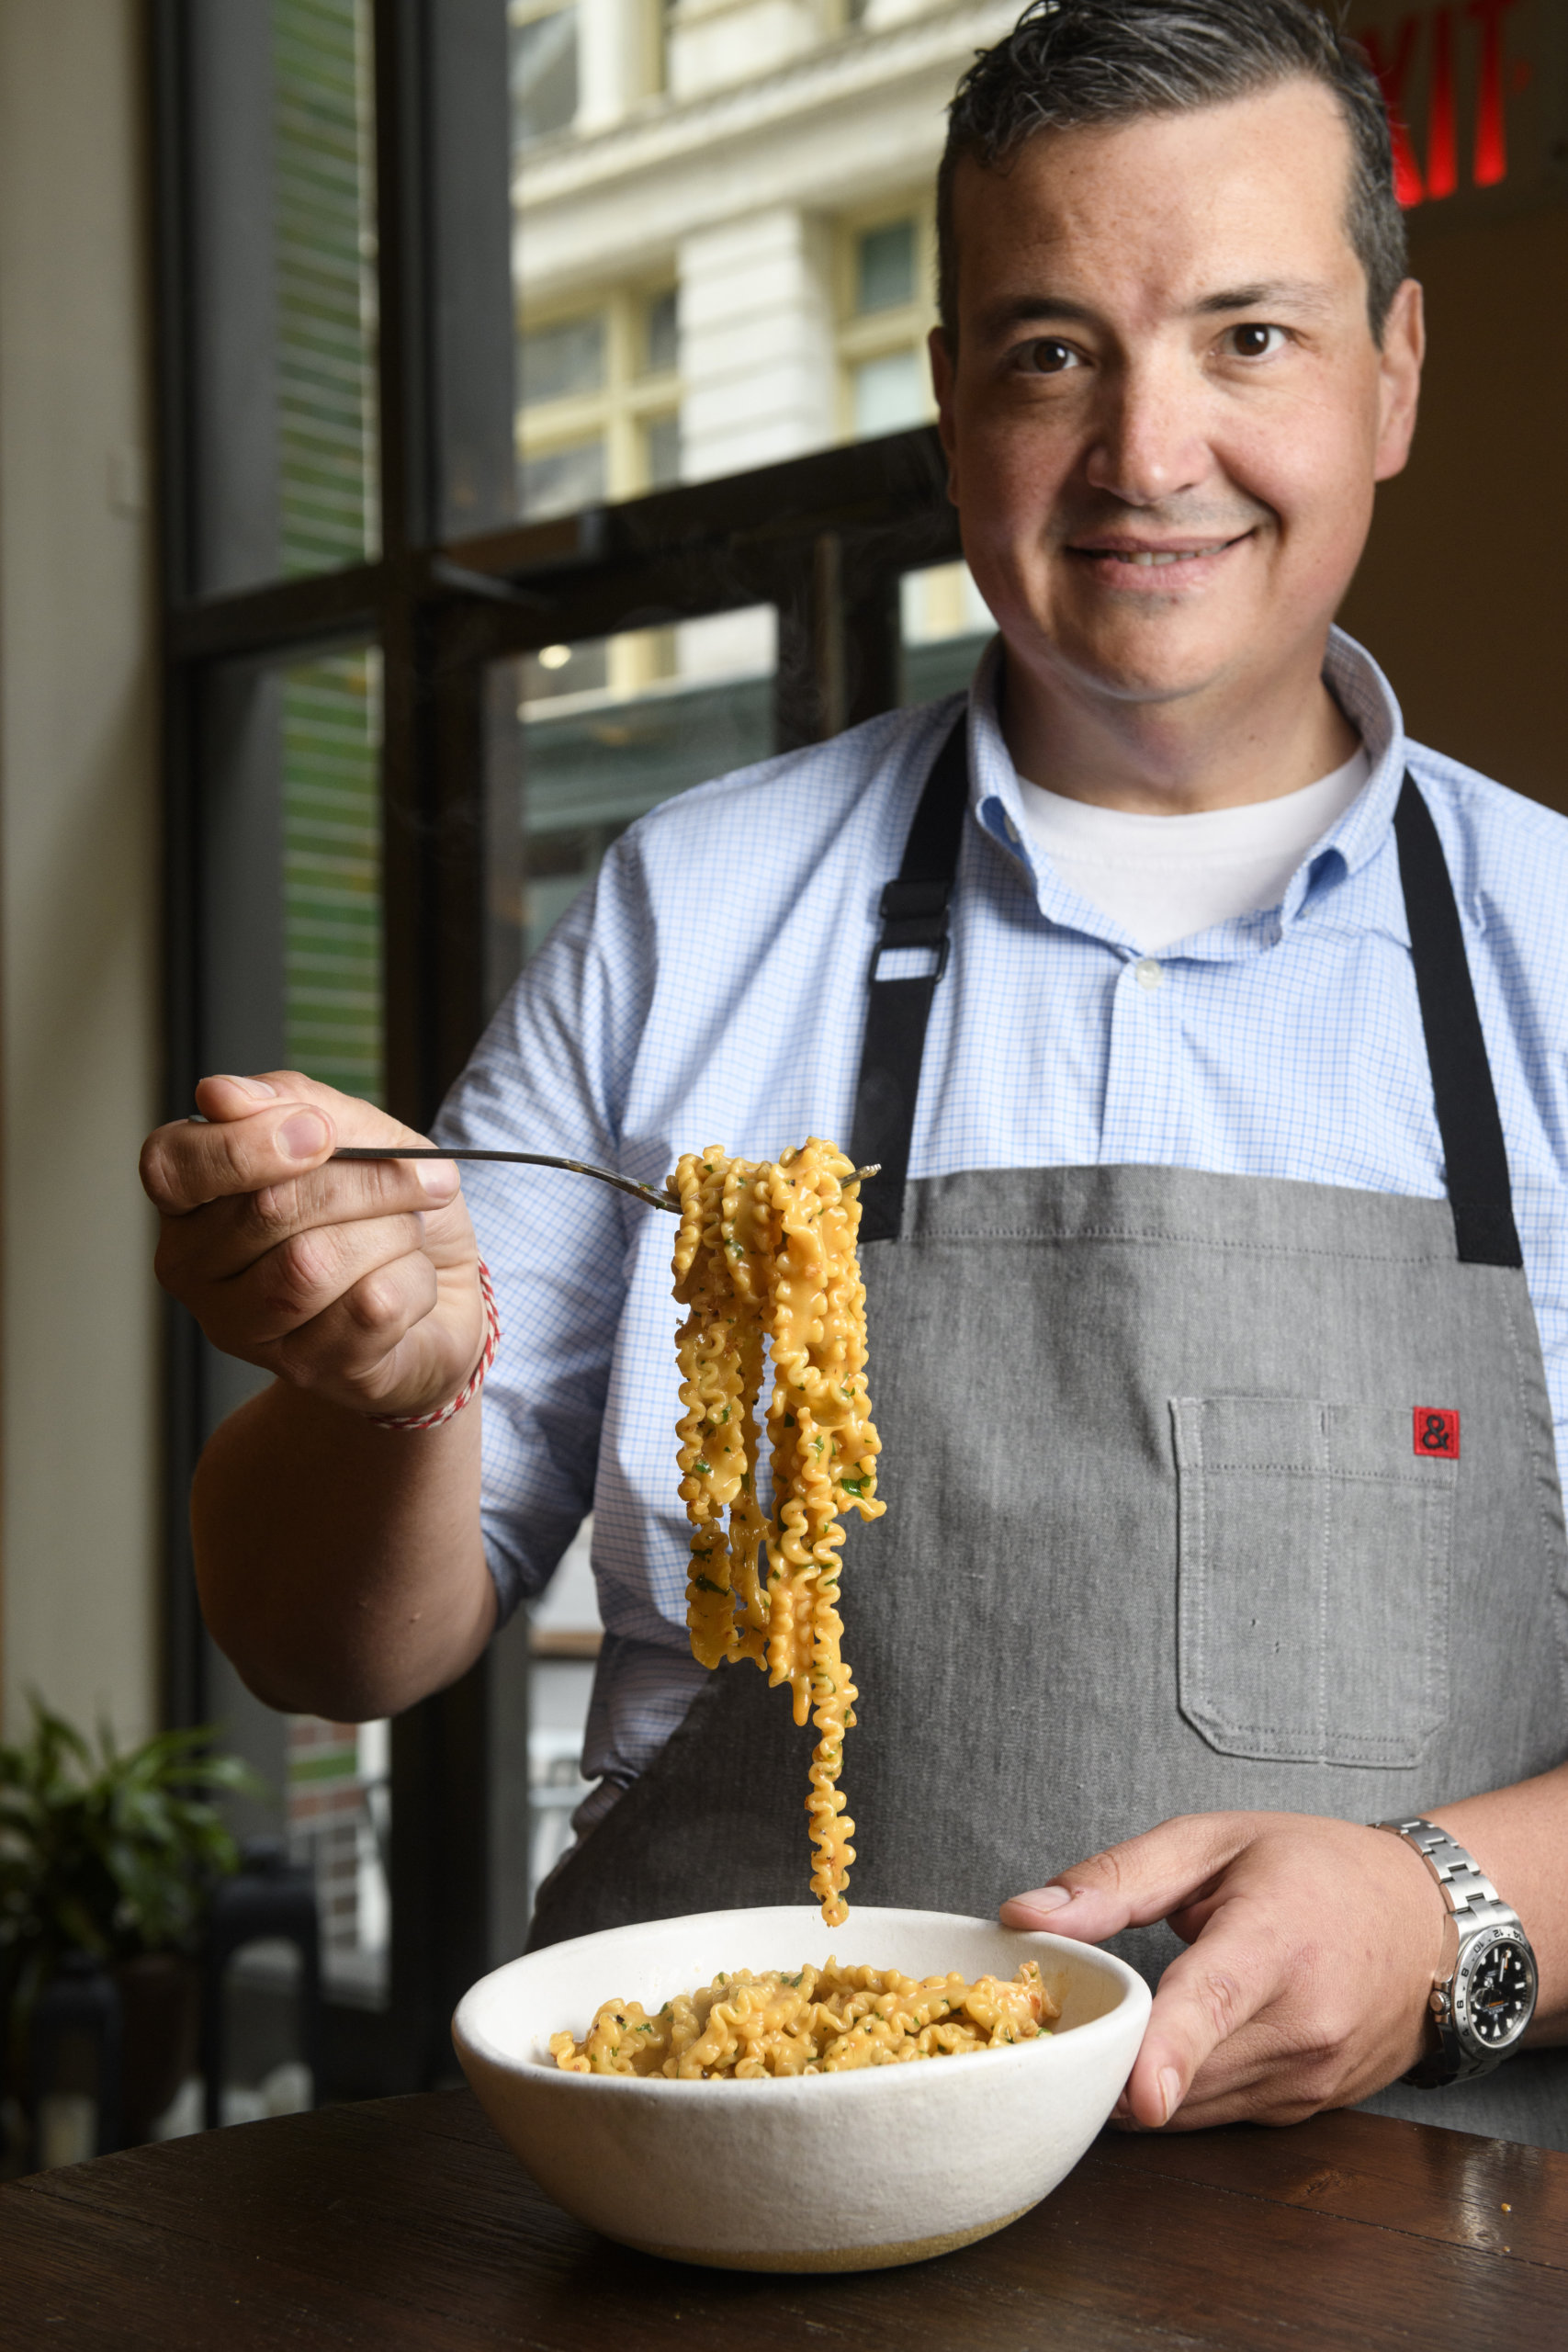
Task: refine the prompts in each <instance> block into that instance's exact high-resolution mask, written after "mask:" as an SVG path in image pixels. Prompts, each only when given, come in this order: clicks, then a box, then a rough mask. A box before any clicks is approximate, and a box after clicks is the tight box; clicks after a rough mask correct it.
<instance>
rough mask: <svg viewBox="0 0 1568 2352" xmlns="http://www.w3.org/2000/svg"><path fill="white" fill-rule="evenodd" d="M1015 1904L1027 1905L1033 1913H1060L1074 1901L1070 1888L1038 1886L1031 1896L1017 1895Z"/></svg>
mask: <svg viewBox="0 0 1568 2352" xmlns="http://www.w3.org/2000/svg"><path fill="white" fill-rule="evenodd" d="M1012 1899H1013V1901H1014V1902H1015V1903H1027V1904H1028V1905H1029V1907H1030V1909H1031V1910H1032V1911H1059V1910H1060V1909H1061V1908H1062V1905H1064V1904H1065V1903H1070V1902H1071V1901H1072V1899H1073V1889H1072V1888H1071V1887H1070V1886H1037V1887H1035V1888H1034V1890H1033V1892H1032V1894H1015V1895H1014V1896H1013V1898H1012Z"/></svg>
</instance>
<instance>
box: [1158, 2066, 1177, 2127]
mask: <svg viewBox="0 0 1568 2352" xmlns="http://www.w3.org/2000/svg"><path fill="white" fill-rule="evenodd" d="M1159 2103H1160V2121H1161V2122H1162V2123H1168V2122H1169V2121H1170V2119H1171V2117H1172V2116H1173V2115H1174V2114H1175V2113H1176V2110H1177V2109H1178V2108H1179V2106H1180V2105H1181V2077H1180V2075H1179V2074H1178V2073H1177V2071H1176V2069H1175V2067H1174V2066H1162V2067H1161V2068H1160V2070H1159Z"/></svg>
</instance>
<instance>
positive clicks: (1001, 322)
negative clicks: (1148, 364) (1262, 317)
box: [983, 277, 1334, 335]
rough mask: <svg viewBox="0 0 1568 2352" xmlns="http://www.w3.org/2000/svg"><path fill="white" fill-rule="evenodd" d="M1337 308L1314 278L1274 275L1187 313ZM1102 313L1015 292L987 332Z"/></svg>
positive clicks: (1075, 321) (1060, 298)
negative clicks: (1315, 282) (1315, 283)
mask: <svg viewBox="0 0 1568 2352" xmlns="http://www.w3.org/2000/svg"><path fill="white" fill-rule="evenodd" d="M1333 307H1334V303H1333V298H1332V296H1331V295H1330V294H1329V292H1328V289H1327V288H1326V287H1323V286H1317V285H1314V283H1313V281H1312V280H1311V279H1310V278H1304V277H1275V278H1259V279H1258V281H1257V282H1256V283H1255V284H1252V285H1247V286H1226V287H1224V288H1221V289H1220V290H1219V291H1218V292H1217V293H1213V294H1205V295H1204V296H1203V297H1202V299H1201V300H1200V301H1197V302H1193V303H1191V304H1190V306H1189V308H1188V311H1187V312H1186V315H1187V316H1188V317H1189V318H1201V319H1207V318H1224V317H1225V316H1226V315H1227V314H1229V313H1230V312H1232V311H1266V310H1272V309H1276V308H1280V309H1285V310H1293V311H1312V312H1315V313H1316V314H1317V315H1319V316H1324V315H1325V314H1326V313H1327V312H1328V311H1331V310H1332V309H1333ZM1099 315H1100V314H1099V313H1098V312H1097V311H1095V309H1094V308H1093V306H1092V304H1090V303H1088V302H1075V301H1074V300H1071V298H1070V297H1069V296H1067V295H1065V294H1015V295H1012V296H1010V297H1009V298H1007V299H1006V300H1002V301H999V302H998V303H996V304H995V305H994V306H993V307H992V308H991V309H990V310H989V311H987V313H986V319H985V324H984V328H983V332H984V333H985V334H987V335H999V334H1006V333H1007V331H1008V329H1009V328H1010V327H1019V326H1028V325H1031V324H1032V323H1034V322H1045V321H1052V322H1057V321H1059V322H1062V323H1064V324H1066V325H1068V326H1094V325H1096V324H1097V323H1098V322H1099Z"/></svg>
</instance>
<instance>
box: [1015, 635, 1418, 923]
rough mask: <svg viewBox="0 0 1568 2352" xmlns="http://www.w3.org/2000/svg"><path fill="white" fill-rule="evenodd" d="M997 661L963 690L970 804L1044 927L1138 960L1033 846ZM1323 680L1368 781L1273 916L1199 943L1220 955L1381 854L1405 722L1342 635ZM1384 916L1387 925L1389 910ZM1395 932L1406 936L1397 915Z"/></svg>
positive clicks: (1396, 788) (1389, 690)
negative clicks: (1357, 741)
mask: <svg viewBox="0 0 1568 2352" xmlns="http://www.w3.org/2000/svg"><path fill="white" fill-rule="evenodd" d="M1002 660H1003V649H1002V640H1001V639H1000V638H999V637H997V638H993V639H992V640H991V642H990V644H989V645H988V646H987V648H986V650H985V652H984V653H983V654H982V655H981V657H980V662H979V665H978V667H977V668H976V672H975V675H974V678H973V680H972V681H971V684H970V687H969V799H970V806H971V808H972V809H973V810H974V812H975V817H976V822H977V823H978V824H979V825H980V826H981V827H982V828H983V829H984V830H985V831H986V832H987V833H988V834H989V835H990V837H991V839H992V840H993V841H995V842H997V843H998V846H999V847H1000V848H1001V849H1002V850H1003V851H1004V852H1005V853H1006V854H1007V855H1008V856H1010V858H1012V859H1013V860H1014V862H1015V863H1016V864H1017V865H1019V866H1020V867H1021V868H1022V870H1023V872H1024V873H1025V874H1026V875H1027V876H1028V878H1029V882H1030V886H1031V888H1032V894H1033V896H1034V898H1035V900H1036V902H1037V904H1038V905H1039V908H1040V911H1041V912H1042V914H1043V915H1044V916H1045V917H1046V918H1047V920H1048V921H1050V922H1056V923H1060V924H1062V925H1064V926H1065V927H1066V928H1069V929H1071V930H1074V931H1080V932H1088V933H1090V934H1091V935H1092V936H1094V937H1096V938H1100V939H1104V940H1106V941H1107V942H1109V943H1113V944H1116V945H1117V946H1121V947H1124V948H1127V949H1129V950H1131V951H1133V952H1136V951H1137V942H1136V941H1135V940H1134V939H1133V938H1132V936H1131V934H1130V933H1127V932H1125V931H1124V930H1123V929H1122V926H1121V924H1120V923H1118V922H1115V921H1113V919H1112V918H1111V916H1110V915H1108V914H1106V913H1105V912H1104V910H1102V909H1100V908H1099V907H1096V906H1095V905H1094V904H1093V902H1092V901H1091V900H1089V899H1084V898H1082V897H1080V896H1079V894H1078V892H1077V891H1076V890H1073V889H1070V888H1068V886H1067V885H1066V883H1065V882H1064V881H1063V880H1062V879H1061V877H1060V876H1059V875H1058V874H1057V873H1056V871H1055V867H1054V866H1053V865H1051V863H1050V860H1049V859H1048V858H1045V857H1043V856H1042V855H1040V854H1038V853H1037V852H1036V851H1035V850H1034V849H1033V848H1032V844H1031V842H1030V839H1029V831H1028V827H1027V825H1026V823H1025V821H1024V815H1023V800H1022V795H1021V790H1020V787H1019V778H1018V772H1017V770H1016V769H1015V768H1014V766H1013V763H1012V760H1011V757H1010V754H1009V752H1008V748H1007V743H1006V741H1005V740H1004V738H1003V735H1002V730H1001V722H1000V720H999V719H998V715H997V688H998V680H999V676H1000V672H1001V663H1002ZM1323 676H1324V683H1325V684H1326V686H1327V687H1328V690H1329V692H1330V694H1332V695H1333V696H1334V698H1335V700H1336V701H1337V703H1338V705H1339V707H1340V709H1341V710H1342V711H1343V712H1344V713H1345V716H1346V718H1348V720H1349V722H1350V724H1351V726H1352V727H1353V728H1355V729H1356V731H1357V733H1358V734H1359V736H1360V738H1361V741H1362V744H1363V745H1364V747H1365V749H1366V753H1367V758H1368V760H1369V762H1370V763H1371V775H1369V777H1368V778H1367V781H1366V783H1365V784H1364V785H1363V786H1362V787H1361V790H1360V791H1359V793H1358V794H1357V795H1356V797H1355V799H1354V800H1353V801H1352V802H1351V803H1350V806H1349V808H1348V809H1346V810H1345V811H1344V813H1343V815H1342V816H1340V817H1339V818H1338V819H1337V821H1336V822H1335V824H1334V825H1333V826H1332V828H1331V829H1330V831H1328V832H1327V833H1325V836H1324V838H1323V839H1322V841H1320V842H1316V843H1315V844H1314V847H1313V848H1312V849H1311V850H1310V851H1309V852H1308V854H1307V855H1306V856H1305V857H1304V858H1303V861H1302V863H1301V865H1299V866H1298V867H1297V869H1296V872H1295V873H1294V875H1292V878H1291V882H1290V887H1289V888H1288V889H1287V890H1286V893H1285V898H1284V902H1283V904H1282V905H1281V906H1280V909H1279V910H1278V911H1277V912H1275V911H1269V912H1267V913H1262V914H1253V915H1244V916H1242V917H1240V918H1239V919H1238V920H1237V921H1235V922H1228V923H1221V924H1218V925H1216V926H1215V929H1214V930H1213V932H1212V933H1209V932H1206V933H1203V934H1202V936H1203V939H1204V941H1205V943H1212V946H1213V951H1214V952H1217V953H1218V954H1220V955H1224V954H1227V953H1228V954H1232V955H1235V954H1238V953H1239V954H1247V953H1253V952H1256V950H1257V949H1258V948H1259V947H1261V946H1268V945H1271V944H1273V943H1274V941H1276V940H1277V939H1279V938H1280V937H1281V936H1282V935H1283V934H1284V933H1285V932H1286V931H1288V930H1289V929H1290V927H1291V925H1292V922H1295V921H1297V920H1298V918H1299V917H1300V916H1301V915H1302V913H1303V910H1306V909H1307V907H1308V906H1309V903H1310V904H1311V906H1312V907H1313V908H1314V909H1315V908H1316V907H1317V906H1318V905H1320V904H1321V903H1322V901H1323V899H1324V898H1325V894H1326V893H1328V892H1330V891H1332V890H1333V888H1335V886H1336V885H1337V883H1339V882H1341V881H1343V880H1344V879H1345V878H1346V877H1347V876H1350V875H1354V874H1359V872H1360V871H1361V869H1362V868H1363V867H1364V866H1366V865H1369V864H1370V863H1371V860H1372V859H1373V858H1374V857H1375V856H1376V855H1377V854H1378V853H1379V852H1380V851H1381V850H1382V849H1383V848H1384V847H1385V845H1386V844H1387V842H1388V839H1389V836H1390V833H1391V832H1392V831H1393V812H1394V807H1395V804H1396V803H1397V801H1398V798H1399V792H1400V786H1401V785H1402V784H1403V782H1404V768H1405V759H1406V745H1405V739H1404V717H1403V715H1402V713H1401V711H1400V707H1399V704H1398V702H1397V701H1396V700H1395V698H1394V694H1393V687H1392V686H1391V685H1390V684H1389V683H1388V680H1387V679H1386V678H1385V677H1384V676H1383V673H1382V671H1381V670H1380V669H1379V667H1378V665H1377V663H1376V662H1374V661H1373V660H1372V657H1371V654H1370V653H1369V652H1367V650H1366V649H1365V648H1364V647H1363V646H1360V645H1358V644H1357V642H1356V640H1355V639H1354V638H1352V637H1348V636H1347V635H1346V633H1345V631H1344V630H1343V629H1339V628H1331V629H1330V631H1329V633H1328V648H1327V651H1326V654H1325V658H1324V664H1323ZM1389 913H1390V915H1391V916H1393V909H1392V907H1391V908H1390V910H1389ZM1395 927H1397V928H1398V929H1399V930H1400V931H1401V933H1403V930H1404V923H1403V907H1401V909H1400V910H1399V917H1398V918H1397V919H1396V925H1395Z"/></svg>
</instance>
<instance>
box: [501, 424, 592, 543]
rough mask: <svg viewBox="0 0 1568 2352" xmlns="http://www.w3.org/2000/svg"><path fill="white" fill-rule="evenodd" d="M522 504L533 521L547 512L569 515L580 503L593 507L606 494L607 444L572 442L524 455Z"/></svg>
mask: <svg viewBox="0 0 1568 2352" xmlns="http://www.w3.org/2000/svg"><path fill="white" fill-rule="evenodd" d="M520 479H521V484H522V505H523V513H524V515H525V519H526V520H527V521H528V522H530V523H537V522H540V521H542V520H543V518H544V517H545V516H546V515H570V514H571V513H572V511H573V509H574V508H576V507H579V506H592V505H594V504H595V503H597V502H598V501H599V500H600V499H602V498H603V497H604V482H605V463H604V441H603V440H602V439H600V438H597V437H596V438H595V439H593V440H592V441H569V442H568V443H567V444H566V447H564V448H561V449H541V450H540V451H539V453H538V455H537V456H536V457H532V458H524V460H523V463H522V467H521V469H520Z"/></svg>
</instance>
